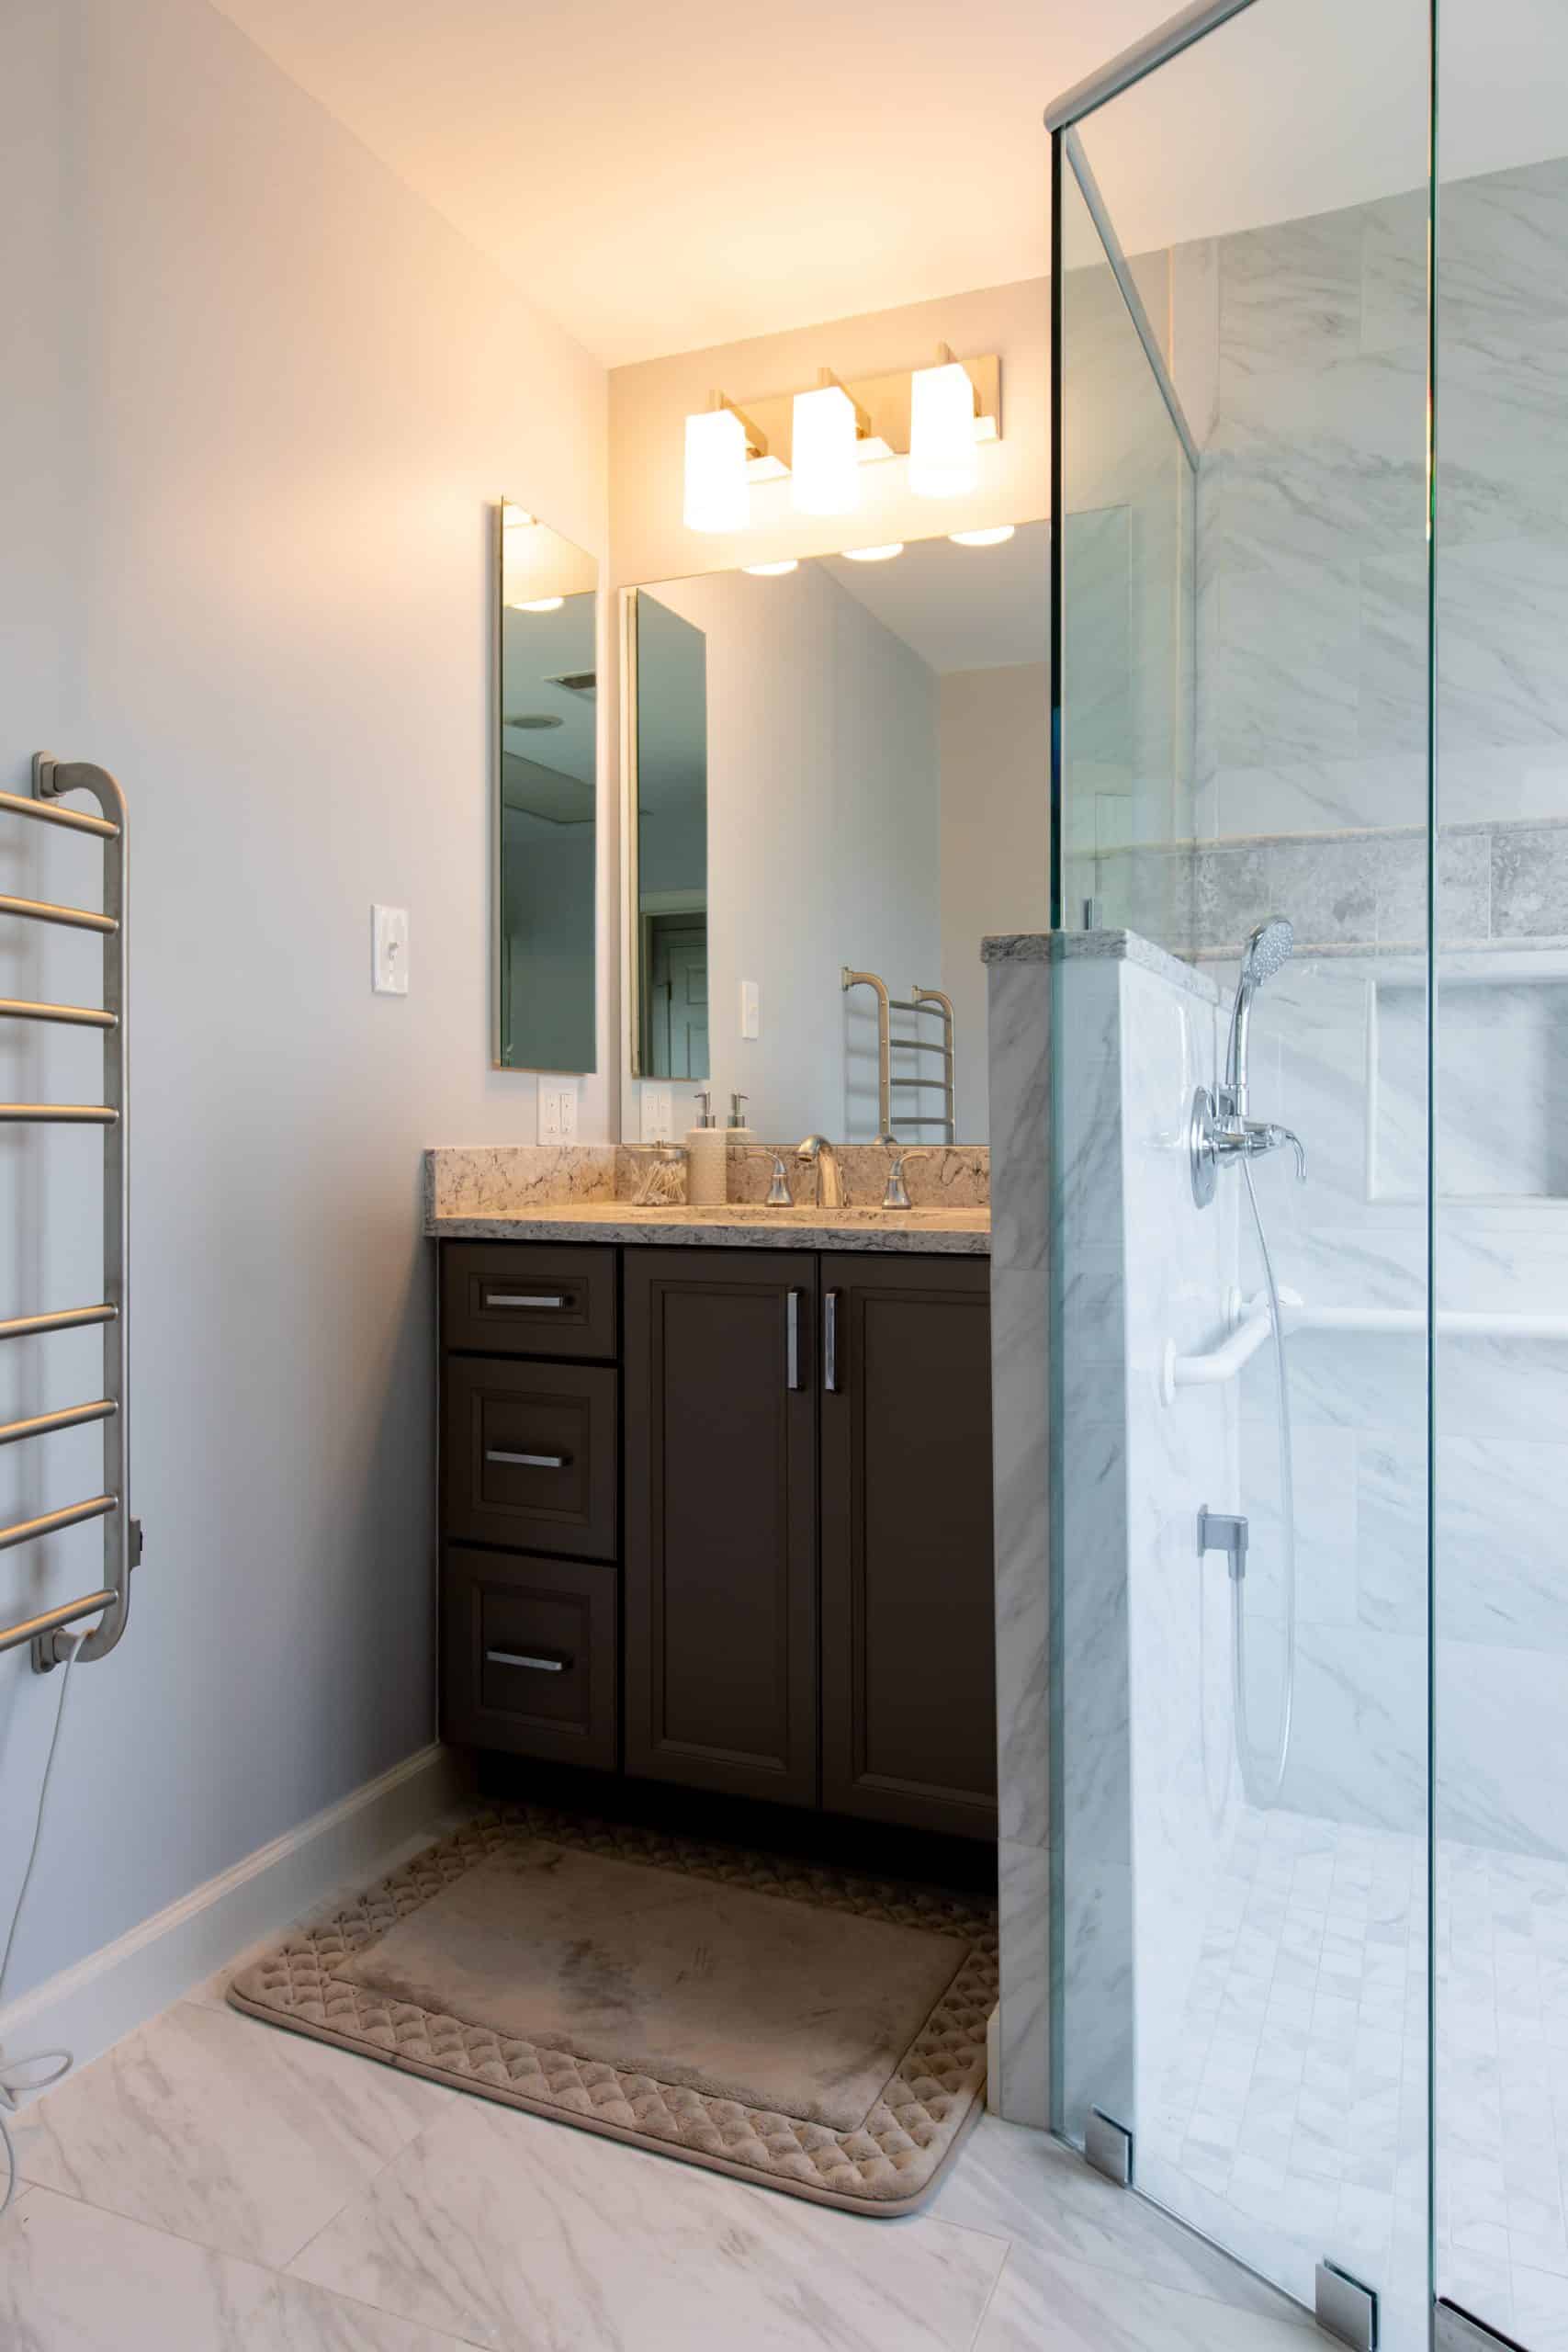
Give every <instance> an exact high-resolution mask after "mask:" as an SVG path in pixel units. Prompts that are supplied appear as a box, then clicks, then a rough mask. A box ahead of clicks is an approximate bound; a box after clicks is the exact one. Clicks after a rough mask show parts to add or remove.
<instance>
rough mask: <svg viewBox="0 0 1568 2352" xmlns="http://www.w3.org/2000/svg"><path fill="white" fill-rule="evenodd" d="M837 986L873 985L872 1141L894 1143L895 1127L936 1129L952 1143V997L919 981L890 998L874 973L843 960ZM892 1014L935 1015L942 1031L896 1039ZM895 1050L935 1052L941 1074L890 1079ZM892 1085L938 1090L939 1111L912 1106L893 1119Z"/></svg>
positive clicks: (954, 1127) (954, 1131)
mask: <svg viewBox="0 0 1568 2352" xmlns="http://www.w3.org/2000/svg"><path fill="white" fill-rule="evenodd" d="M840 986H841V987H842V988H844V989H874V990H875V993H876V1140H877V1142H878V1143H890V1144H897V1142H898V1141H899V1140H900V1137H899V1136H898V1132H897V1130H898V1129H899V1128H900V1127H940V1128H941V1129H942V1141H943V1142H944V1143H956V1142H957V1141H958V1116H957V1101H956V1092H955V1085H954V1076H953V999H952V998H951V997H950V996H944V995H943V994H942V990H941V989H923V988H921V987H920V985H919V982H918V981H917V982H916V983H915V985H914V988H913V989H912V991H911V993H910V994H909V995H908V996H907V997H904V996H893V995H891V994H890V993H889V991H888V987H887V983H886V980H885V979H883V978H881V976H880V975H879V974H878V973H876V972H852V971H851V969H850V967H849V966H848V965H847V964H846V965H845V966H844V967H843V970H842V972H841V973H840ZM896 1012H912V1013H914V1014H915V1015H917V1017H918V1016H919V1015H920V1014H922V1013H924V1014H933V1013H934V1014H935V1016H936V1017H937V1019H938V1020H940V1021H941V1023H942V1035H941V1036H940V1037H920V1036H913V1037H895V1035H893V1015H894V1014H895V1013H896ZM896 1053H897V1054H940V1055H941V1056H942V1075H941V1077H940V1078H905V1077H899V1078H895V1077H894V1075H893V1056H894V1055H895V1054H896ZM896 1088H897V1089H898V1090H901V1091H905V1092H914V1093H917V1094H919V1093H924V1094H931V1093H935V1092H939V1091H940V1093H941V1095H942V1109H941V1111H940V1112H938V1111H930V1112H926V1111H921V1110H920V1109H919V1106H918V1104H917V1105H913V1106H911V1108H910V1109H909V1110H908V1111H906V1112H902V1113H900V1114H899V1115H898V1117H897V1118H895V1117H894V1116H893V1094H894V1090H895V1089H896Z"/></svg>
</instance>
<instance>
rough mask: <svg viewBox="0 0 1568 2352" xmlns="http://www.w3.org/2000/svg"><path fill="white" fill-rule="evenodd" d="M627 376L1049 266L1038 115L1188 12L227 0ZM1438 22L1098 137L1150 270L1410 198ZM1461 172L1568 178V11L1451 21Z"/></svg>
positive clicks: (1262, 20)
mask: <svg viewBox="0 0 1568 2352" xmlns="http://www.w3.org/2000/svg"><path fill="white" fill-rule="evenodd" d="M220 6H222V7H223V9H224V13H225V14H226V15H227V16H229V17H231V19H232V20H233V21H234V23H235V24H237V25H239V26H240V27H241V28H243V30H244V31H245V32H247V33H248V34H250V36H251V37H252V38H253V39H254V40H255V41H256V42H257V43H258V44H259V46H260V47H261V48H262V49H263V50H265V51H266V52H267V53H268V54H269V55H270V56H271V57H272V58H273V59H274V60H275V61H276V62H277V63H278V64H279V65H280V66H281V67H282V68H283V70H284V71H285V72H286V73H287V74H290V75H291V76H292V77H293V78H294V79H295V80H296V81H298V82H299V83H300V84H302V85H303V86H304V87H305V88H306V89H307V90H309V91H310V93H311V94H312V95H313V96H315V97H317V98H318V99H319V100H321V103H322V104H323V105H324V106H326V107H328V108H329V109H330V110H331V112H332V113H333V114H334V115H336V116H337V117H338V118H339V119H341V120H342V121H343V122H344V124H345V125H346V126H347V127H348V128H349V129H350V130H352V131H354V132H355V134H356V135H357V136H358V137H359V138H360V139H362V140H363V141H365V143H366V145H367V146H368V147H369V148H370V149H371V150H372V152H373V153H376V154H377V155H378V156H380V157H381V158H382V160H383V161H384V162H385V163H387V164H389V165H390V167H391V168H392V169H393V170H394V171H395V172H396V173H398V174H399V175H400V177H401V178H402V179H403V180H404V181H406V182H407V183H408V185H409V186H410V187H412V188H414V189H415V190H417V191H418V193H419V194H420V195H421V196H423V198H426V200H427V201H428V202H430V203H431V204H433V205H434V207H435V209H437V210H438V211H440V212H441V213H443V214H445V215H446V218H447V219H448V220H451V221H452V222H453V223H454V224H455V225H456V226H457V228H458V229H459V230H461V231H462V232H463V233H464V234H465V235H466V236H467V237H468V239H469V240H470V241H471V242H472V243H474V244H476V245H477V246H478V247H479V249H480V251H481V252H483V253H485V254H489V255H490V256H491V259H492V260H493V261H494V262H496V263H497V264H498V265H499V266H500V267H501V268H502V270H503V271H504V272H505V273H506V274H507V275H508V276H509V277H511V278H512V279H513V282H514V283H515V284H516V285H517V286H518V288H520V289H521V290H522V291H523V292H524V293H525V295H526V296H527V297H528V298H529V300H532V301H533V302H534V303H536V305H537V306H538V308H539V309H541V310H543V311H547V313H549V314H550V315H551V316H553V317H554V318H555V319H556V320H557V321H558V322H559V323H560V324H561V325H562V326H564V327H565V328H566V329H567V330H568V332H569V333H570V334H572V335H574V336H575V337H576V338H577V340H578V341H579V342H580V343H581V344H583V345H585V346H586V347H587V348H588V349H589V350H590V351H592V352H593V353H595V354H596V355H597V356H599V358H601V359H602V360H603V361H604V362H605V363H606V364H607V365H609V366H612V367H615V366H620V365H622V364H624V363H626V362H628V361H632V360H637V359H646V358H652V357H657V356H663V355H665V354H669V353H671V352H678V351H692V350H697V349H700V348H702V347H704V346H705V345H710V344H717V343H728V342H732V341H735V340H738V339H739V338H741V337H743V336H747V335H754V334H773V333H777V332H780V331H783V330H784V329H787V328H791V327H802V326H810V325H814V324H816V323H818V322H820V321H824V320H829V319H834V318H845V317H849V316H851V315H852V314H853V313H855V312H857V311H874V310H882V309H886V308H888V307H891V306H893V305H895V304H898V303H904V302H912V301H919V300H927V299H931V298H935V297H939V296H942V295H944V294H953V293H959V292H962V291H964V290H965V289H967V288H976V287H984V286H1001V285H1007V284H1009V283H1010V282H1012V281H1015V280H1017V279H1021V278H1026V277H1035V276H1038V275H1040V274H1042V273H1043V271H1044V269H1045V266H1046V260H1047V240H1046V141H1045V138H1044V134H1043V129H1042V124H1041V116H1042V111H1043V107H1044V106H1045V104H1046V103H1047V101H1048V100H1049V99H1051V98H1053V97H1055V96H1057V95H1058V94H1059V93H1060V92H1061V91H1062V90H1064V89H1066V87H1068V86H1069V85H1071V84H1073V83H1074V82H1076V81H1077V80H1078V79H1080V78H1081V77H1082V76H1083V75H1084V74H1088V73H1089V72H1090V71H1092V70H1093V69H1094V68H1095V67H1097V66H1099V65H1100V64H1102V63H1103V62H1105V61H1106V60H1107V59H1108V58H1109V57H1111V55H1113V54H1114V53H1115V52H1116V51H1118V50H1120V49H1122V47H1124V46H1125V45H1126V44H1127V43H1128V42H1129V41H1131V40H1134V39H1135V38H1137V37H1138V36H1139V35H1140V34H1142V33H1143V32H1145V31H1146V30H1147V29H1148V28H1150V27H1152V26H1153V25H1156V24H1157V23H1159V22H1160V21H1161V20H1162V19H1163V18H1164V17H1166V16H1168V15H1169V14H1170V13H1172V9H1173V0H968V5H967V6H963V7H960V6H957V5H956V0H897V6H895V5H894V0H861V5H860V6H857V7H855V8H845V7H843V6H842V5H841V0H792V5H791V6H789V7H788V8H785V9H783V10H780V9H774V10H773V12H772V14H769V13H767V12H766V11H763V12H761V13H759V12H758V11H757V10H756V9H754V8H747V7H745V6H738V5H736V0H667V5H664V6H649V5H648V0H572V5H571V6H563V5H561V0H554V5H549V6H547V5H544V0H440V5H439V6H432V5H431V0H220ZM1426 17H1427V0H1259V5H1258V6H1257V7H1256V8H1255V9H1252V10H1249V11H1247V13H1246V14H1245V15H1243V16H1242V17H1239V18H1236V19H1235V20H1233V22H1232V24H1230V25H1228V26H1226V27H1224V28H1221V30H1220V31H1219V32H1217V33H1215V34H1213V36H1211V38H1210V40H1208V41H1206V42H1205V43H1204V44H1203V45H1202V47H1201V50H1197V51H1191V52H1190V53H1189V56H1188V57H1187V59H1186V60H1184V61H1182V62H1180V63H1179V64H1178V65H1177V66H1175V67H1173V68H1170V69H1168V71H1167V73H1165V74H1161V75H1159V76H1158V77H1156V79H1155V80H1153V81H1151V82H1150V83H1148V84H1146V85H1144V87H1143V88H1142V89H1141V90H1140V91H1138V92H1135V93H1134V94H1133V95H1132V96H1130V97H1128V98H1126V99H1123V100H1122V101H1121V102H1119V105H1118V107H1117V108H1116V109H1114V110H1108V111H1107V112H1106V113H1105V114H1103V115H1101V116H1100V117H1099V118H1097V119H1095V120H1094V122H1093V123H1092V125H1091V126H1090V129H1091V134H1092V136H1091V140H1090V144H1091V147H1092V152H1093V159H1094V164H1095V169H1096V170H1097V172H1099V174H1100V177H1101V180H1102V182H1103V184H1104V186H1105V188H1106V192H1107V195H1108V196H1109V197H1110V198H1111V201H1112V208H1113V210H1114V212H1115V216H1116V220H1117V226H1118V229H1119V232H1120V233H1121V236H1122V243H1123V244H1124V246H1125V247H1126V248H1127V250H1128V251H1129V252H1136V251H1139V250H1140V249H1143V248H1145V247H1148V246H1152V245H1157V244H1164V243H1170V242H1173V241H1175V240H1177V239H1179V238H1182V237H1189V236H1196V235H1201V234H1209V233H1218V232H1224V231H1227V230H1232V229H1236V228H1242V227H1247V226H1252V225H1256V224H1258V223H1259V222H1262V221H1267V220H1284V219H1289V218H1292V216H1294V215H1297V214H1301V213H1306V212H1317V211H1325V210H1328V209H1332V208H1333V207H1334V206H1335V205H1337V204H1347V203H1352V202H1358V201H1360V200H1362V199H1363V198H1368V197H1371V196H1375V195H1391V194H1393V193H1394V192H1396V191H1397V190H1398V189H1400V188H1404V187H1413V186H1414V185H1416V181H1417V180H1418V179H1419V177H1420V175H1421V171H1422V165H1423V153H1422V140H1423V129H1424V121H1425V80H1424V77H1425V70H1426V58H1425V45H1424V43H1425V24H1426ZM1442 40H1443V87H1444V92H1445V96H1446V97H1447V99H1448V104H1447V107H1446V109H1445V131H1444V138H1445V147H1444V169H1445V172H1446V174H1447V175H1450V176H1456V177H1458V176H1464V175H1468V174H1470V173H1472V172H1480V171H1491V170H1495V169H1497V168H1499V167H1500V166H1502V165H1504V164H1510V163H1522V162H1533V161H1538V160H1540V158H1542V157H1544V156H1547V155H1552V154H1561V153H1563V152H1564V150H1568V104H1565V103H1564V101H1563V99H1562V90H1563V87H1564V85H1565V81H1568V6H1565V5H1564V0H1452V4H1451V5H1450V6H1449V7H1448V8H1447V9H1446V11H1445V15H1444V19H1443V34H1442Z"/></svg>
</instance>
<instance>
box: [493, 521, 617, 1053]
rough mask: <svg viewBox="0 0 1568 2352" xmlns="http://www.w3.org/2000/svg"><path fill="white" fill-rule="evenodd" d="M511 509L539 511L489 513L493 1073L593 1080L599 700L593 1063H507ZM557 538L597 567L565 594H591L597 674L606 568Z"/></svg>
mask: <svg viewBox="0 0 1568 2352" xmlns="http://www.w3.org/2000/svg"><path fill="white" fill-rule="evenodd" d="M509 507H513V508H515V509H517V510H518V511H519V512H521V513H525V514H527V515H534V513H535V510H534V509H533V508H532V507H527V508H524V507H523V506H522V504H521V502H520V501H519V500H517V499H514V498H505V497H502V498H498V499H496V500H495V501H494V502H493V503H492V504H491V510H490V533H491V557H490V575H491V632H490V637H491V643H490V656H491V659H490V679H489V712H488V717H489V730H490V731H489V742H490V827H489V831H490V973H489V981H488V985H489V993H490V1066H491V1069H493V1070H499V1071H502V1072H503V1073H504V1074H505V1075H506V1076H507V1077H508V1078H536V1077H541V1076H543V1077H550V1078H592V1077H595V1076H596V1075H597V1069H598V1061H599V1047H598V1036H599V1002H600V963H599V910H600V902H601V899H602V897H603V893H602V891H601V889H600V867H601V855H600V842H599V828H600V825H601V824H602V823H603V821H604V810H603V809H602V808H601V806H600V801H601V797H602V794H601V786H603V783H604V759H603V757H602V755H601V751H600V735H599V720H598V708H599V705H598V703H597V700H596V703H595V715H594V722H593V840H594V846H593V1033H594V1054H593V1060H592V1062H591V1063H590V1064H589V1065H588V1067H587V1069H578V1068H577V1067H576V1066H575V1065H574V1066H573V1067H572V1068H571V1069H566V1068H565V1067H564V1066H558V1065H557V1064H555V1063H553V1062H509V1061H507V1060H505V1059H504V1058H503V1055H504V1050H505V1044H506V1034H505V988H504V973H503V971H502V911H503V910H502V888H503V884H504V880H505V876H504V873H503V870H502V820H503V818H504V814H505V800H504V797H503V793H502V782H503V770H502V754H503V752H504V749H505V746H504V744H503V742H502V716H503V714H502V702H503V700H504V698H505V695H504V687H505V674H506V673H505V663H506V636H505V631H506V514H507V509H508V508H509ZM537 519H538V518H537V516H536V515H535V520H537ZM546 527H547V528H550V527H551V526H548V525H547V526H546ZM555 537H557V538H559V539H561V540H562V543H563V545H565V546H568V547H570V548H571V549H572V551H573V553H574V554H576V555H578V556H581V559H582V560H583V561H584V562H585V563H589V564H592V567H593V584H592V589H591V590H590V589H587V588H582V589H569V590H567V591H566V592H565V593H566V594H570V595H584V594H592V598H593V661H594V667H595V669H597V668H598V667H599V617H600V599H601V597H602V595H603V594H604V565H603V563H602V562H601V561H600V559H599V558H598V557H597V556H592V555H590V554H589V553H588V550H587V549H586V548H580V547H578V546H577V545H576V542H575V541H574V540H569V539H566V538H565V537H564V534H562V533H560V532H556V533H555Z"/></svg>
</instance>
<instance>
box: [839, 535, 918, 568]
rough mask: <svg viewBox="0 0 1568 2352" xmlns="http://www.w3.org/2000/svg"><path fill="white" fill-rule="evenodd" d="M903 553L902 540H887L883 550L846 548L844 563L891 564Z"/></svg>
mask: <svg viewBox="0 0 1568 2352" xmlns="http://www.w3.org/2000/svg"><path fill="white" fill-rule="evenodd" d="M903 552H904V542H903V540H902V539H889V541H888V542H887V545H886V547H885V548H845V549H844V560H845V562H846V563H891V561H892V560H893V558H894V557H895V556H896V555H902V554H903Z"/></svg>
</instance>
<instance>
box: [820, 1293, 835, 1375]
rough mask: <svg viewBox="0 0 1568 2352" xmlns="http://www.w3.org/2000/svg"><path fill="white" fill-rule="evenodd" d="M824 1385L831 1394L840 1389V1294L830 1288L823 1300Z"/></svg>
mask: <svg viewBox="0 0 1568 2352" xmlns="http://www.w3.org/2000/svg"><path fill="white" fill-rule="evenodd" d="M822 1385H823V1387H824V1388H826V1389H827V1390H828V1391H829V1395H831V1396H837V1394H838V1390H839V1294H838V1292H837V1291H836V1290H830V1291H828V1292H826V1293H825V1294H824V1295H823V1300H822Z"/></svg>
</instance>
